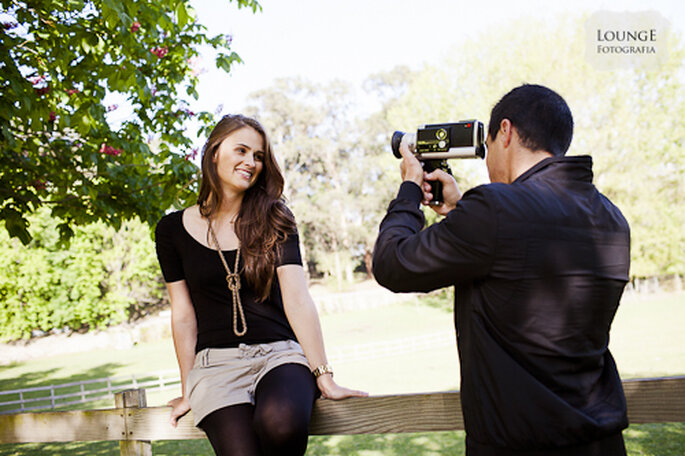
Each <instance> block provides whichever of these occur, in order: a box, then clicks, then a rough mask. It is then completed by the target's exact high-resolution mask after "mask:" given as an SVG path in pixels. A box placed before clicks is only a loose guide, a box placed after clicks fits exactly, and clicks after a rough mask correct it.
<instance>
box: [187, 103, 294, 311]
mask: <svg viewBox="0 0 685 456" xmlns="http://www.w3.org/2000/svg"><path fill="white" fill-rule="evenodd" d="M244 127H250V128H253V129H254V130H255V131H257V133H259V134H260V135H261V137H262V139H263V140H264V158H263V164H264V166H263V167H262V171H261V172H260V173H259V175H258V176H257V181H256V182H255V183H254V184H253V185H252V186H251V187H250V188H249V189H247V191H246V192H245V196H244V197H243V201H242V204H241V206H240V211H239V212H238V216H237V218H236V220H235V225H234V227H235V233H236V235H237V236H238V239H239V240H240V251H241V253H242V256H243V262H244V273H245V278H246V279H247V283H248V284H249V285H250V286H251V287H252V288H253V289H254V290H255V291H256V294H257V299H258V300H259V301H260V302H261V301H264V300H265V299H266V298H268V297H269V293H270V292H271V285H272V283H273V278H274V273H275V270H276V268H275V266H276V260H277V255H278V247H279V246H280V244H282V243H283V242H284V241H285V239H286V237H287V235H288V234H289V233H292V232H294V231H295V219H294V217H293V215H292V213H291V212H290V211H289V210H288V208H287V207H286V206H285V203H284V200H283V185H284V180H283V174H282V173H281V169H280V168H279V166H278V163H277V162H276V159H275V157H274V155H273V152H272V150H271V143H270V142H269V138H268V137H267V135H266V132H265V131H264V128H263V127H262V125H261V124H260V123H259V122H258V121H257V120H255V119H252V118H250V117H245V116H243V115H240V114H237V115H227V116H224V117H223V118H222V119H221V120H220V121H219V123H218V124H217V125H216V126H215V127H214V129H213V130H212V132H211V133H210V135H209V139H207V142H206V143H205V145H204V147H203V149H202V180H201V182H200V191H199V194H198V197H197V204H198V206H199V207H200V214H202V215H203V216H204V217H207V218H211V217H212V216H213V215H214V214H215V213H216V212H217V211H218V209H219V208H220V207H221V203H222V201H223V192H222V190H221V181H220V179H219V174H218V172H217V168H216V163H215V161H214V155H215V154H216V152H217V150H218V149H219V146H220V145H221V143H222V142H223V140H224V139H226V138H227V137H228V136H229V135H230V134H231V133H233V132H234V131H236V130H239V129H241V128H244Z"/></svg>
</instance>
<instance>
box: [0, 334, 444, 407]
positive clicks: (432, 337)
mask: <svg viewBox="0 0 685 456" xmlns="http://www.w3.org/2000/svg"><path fill="white" fill-rule="evenodd" d="M455 344H456V340H455V336H454V332H453V331H441V332H436V333H433V334H425V335H420V336H414V337H405V338H401V339H392V340H387V341H381V342H371V343H366V344H357V345H348V346H345V347H337V348H332V349H329V350H328V358H329V360H330V362H331V363H341V362H351V361H365V360H372V359H379V358H388V357H391V356H401V355H406V354H409V353H416V352H419V351H422V350H429V349H434V348H439V347H447V346H453V345H455ZM180 382H181V380H180V378H179V376H178V371H177V370H169V371H163V372H157V373H154V374H146V375H142V376H135V375H130V376H125V377H124V376H121V377H107V378H98V379H94V380H83V381H80V382H72V383H62V384H59V385H48V386H37V387H34V388H23V389H16V390H10V391H0V414H4V413H18V412H28V411H31V410H54V409H56V408H63V407H67V406H70V405H74V404H84V403H87V402H93V401H99V400H103V399H110V400H111V399H113V398H114V394H115V393H117V392H120V391H123V390H126V389H131V388H133V389H138V388H144V389H145V390H147V391H148V392H151V391H163V390H167V389H170V388H178V387H179V384H180Z"/></svg>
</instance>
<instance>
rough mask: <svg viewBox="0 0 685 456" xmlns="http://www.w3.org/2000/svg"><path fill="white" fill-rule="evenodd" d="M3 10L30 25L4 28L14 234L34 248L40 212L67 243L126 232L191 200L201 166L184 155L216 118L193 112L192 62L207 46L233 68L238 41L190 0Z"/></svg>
mask: <svg viewBox="0 0 685 456" xmlns="http://www.w3.org/2000/svg"><path fill="white" fill-rule="evenodd" d="M255 5H256V2H253V1H244V0H241V1H239V2H238V6H239V7H243V6H253V8H256V7H255ZM5 12H6V13H7V14H8V15H9V16H12V17H13V18H14V19H13V20H14V22H16V23H18V24H21V26H22V27H16V28H12V29H6V30H4V31H3V32H0V80H1V81H3V82H2V83H0V151H2V158H3V160H0V179H1V182H2V185H0V198H1V199H0V220H4V221H5V228H6V230H7V232H8V233H9V234H10V235H11V236H13V237H17V238H19V239H21V241H22V242H23V243H28V242H29V241H30V239H31V237H32V233H33V230H32V229H31V227H30V223H29V218H28V216H29V214H30V213H32V212H33V211H34V210H35V209H36V208H37V207H40V206H41V205H45V206H47V207H49V208H51V211H52V213H53V214H54V215H55V216H56V217H58V219H59V223H60V226H61V227H62V228H61V229H60V231H59V234H60V236H61V237H62V238H63V240H66V239H68V238H69V237H70V236H71V235H72V232H73V230H74V225H75V224H78V223H90V222H93V221H97V220H101V221H104V222H106V223H108V224H111V225H114V226H118V225H120V224H121V223H122V222H123V221H125V220H127V219H130V218H132V217H134V216H139V217H140V218H141V219H143V220H146V221H148V222H150V223H154V222H155V221H156V220H157V219H159V217H160V216H161V215H162V214H163V213H164V212H165V211H166V210H167V209H168V208H169V207H170V206H172V205H174V204H186V203H188V202H190V201H192V200H193V197H192V192H193V190H194V188H195V187H194V185H195V176H196V173H197V169H196V167H195V166H194V165H193V164H192V163H191V162H189V161H188V160H185V159H184V156H185V155H186V154H187V153H189V152H190V145H191V144H192V140H191V138H190V137H189V136H188V135H189V132H188V131H187V128H186V122H187V121H188V120H191V119H195V118H197V119H198V120H199V121H200V128H205V127H208V126H209V125H211V124H213V122H214V118H213V116H212V115H211V114H209V113H198V114H195V113H190V111H189V110H188V109H187V106H186V101H185V98H186V94H187V95H189V96H191V97H194V98H197V96H198V94H197V89H196V85H197V76H196V75H197V73H196V72H193V71H192V70H193V69H192V68H191V62H192V60H193V58H194V57H196V56H197V55H198V52H199V51H198V49H199V47H200V46H205V45H209V46H211V47H213V48H214V49H216V50H217V51H218V54H219V56H220V57H219V59H218V67H219V68H222V69H223V70H225V71H230V68H231V65H232V64H233V63H235V62H240V57H238V55H237V54H235V53H234V52H232V51H231V49H230V40H227V39H225V37H224V36H223V35H218V36H208V35H206V34H205V32H204V31H205V30H206V29H205V28H204V27H202V26H201V25H199V24H197V23H196V22H195V13H194V11H193V10H192V8H191V6H190V1H188V0H160V1H157V2H138V1H136V0H121V1H120V0H116V1H115V0H95V1H93V2H85V1H80V0H73V1H69V2H64V1H56V0H34V1H31V2H29V3H28V4H27V5H25V7H24V6H19V4H8V5H7V6H6V11H5ZM20 33H21V34H20ZM109 94H113V95H117V96H119V97H121V98H123V99H125V100H127V103H128V104H129V105H130V107H131V109H132V112H131V113H130V114H128V115H127V116H126V118H124V119H121V118H118V116H112V115H109V114H108V112H109V110H110V107H109V106H106V105H105V104H104V101H103V100H104V98H105V96H106V95H109ZM108 118H117V123H116V124H114V123H109V122H108ZM151 141H152V142H154V143H155V144H156V146H155V150H154V151H153V150H151V148H150V147H149V144H151ZM160 151H171V153H169V154H167V153H160ZM161 189H164V194H161V193H160V192H161Z"/></svg>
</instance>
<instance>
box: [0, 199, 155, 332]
mask: <svg viewBox="0 0 685 456" xmlns="http://www.w3.org/2000/svg"><path fill="white" fill-rule="evenodd" d="M29 217H30V222H31V226H32V227H33V228H34V230H35V235H34V237H33V239H32V241H31V243H30V244H29V246H24V245H22V244H21V243H20V242H19V240H18V239H16V238H14V239H10V238H9V237H8V235H7V233H5V232H1V231H0V269H2V271H3V273H2V275H0V341H5V340H13V339H19V338H29V337H31V336H32V335H36V334H42V333H50V332H52V331H53V330H57V331H68V332H70V331H81V330H88V329H95V328H101V327H105V326H108V325H111V324H117V323H121V322H125V321H130V320H131V319H135V318H139V317H141V316H144V315H147V314H148V313H150V312H151V311H154V310H155V309H156V308H158V307H159V306H160V305H162V304H163V303H164V301H163V296H164V293H163V290H164V282H163V280H162V278H161V276H160V273H159V265H158V264H157V258H156V257H155V255H154V243H153V241H152V239H151V238H150V230H149V228H148V227H147V226H146V225H145V224H143V223H141V222H140V221H139V220H129V221H126V222H124V223H123V224H122V226H121V228H120V229H119V230H114V229H113V228H112V227H110V226H106V225H105V224H104V223H103V222H96V223H91V224H88V225H85V226H76V227H75V229H74V236H73V237H72V239H71V242H70V243H69V247H68V248H64V247H63V246H61V245H60V242H59V232H58V230H57V229H56V227H55V224H54V220H53V219H52V217H50V215H49V213H48V208H47V207H42V208H39V209H38V210H37V211H36V212H34V213H33V214H31V215H30V216H29Z"/></svg>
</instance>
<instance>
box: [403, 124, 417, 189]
mask: <svg viewBox="0 0 685 456" xmlns="http://www.w3.org/2000/svg"><path fill="white" fill-rule="evenodd" d="M406 137H407V135H404V137H403V138H402V142H401V143H400V154H402V162H400V172H401V174H402V180H403V181H405V182H406V181H411V182H414V183H416V185H418V186H419V187H421V185H422V184H423V166H421V162H420V161H418V160H417V158H416V157H415V156H414V154H412V153H411V151H410V150H409V147H408V146H407V143H406V142H405V138H406Z"/></svg>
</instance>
